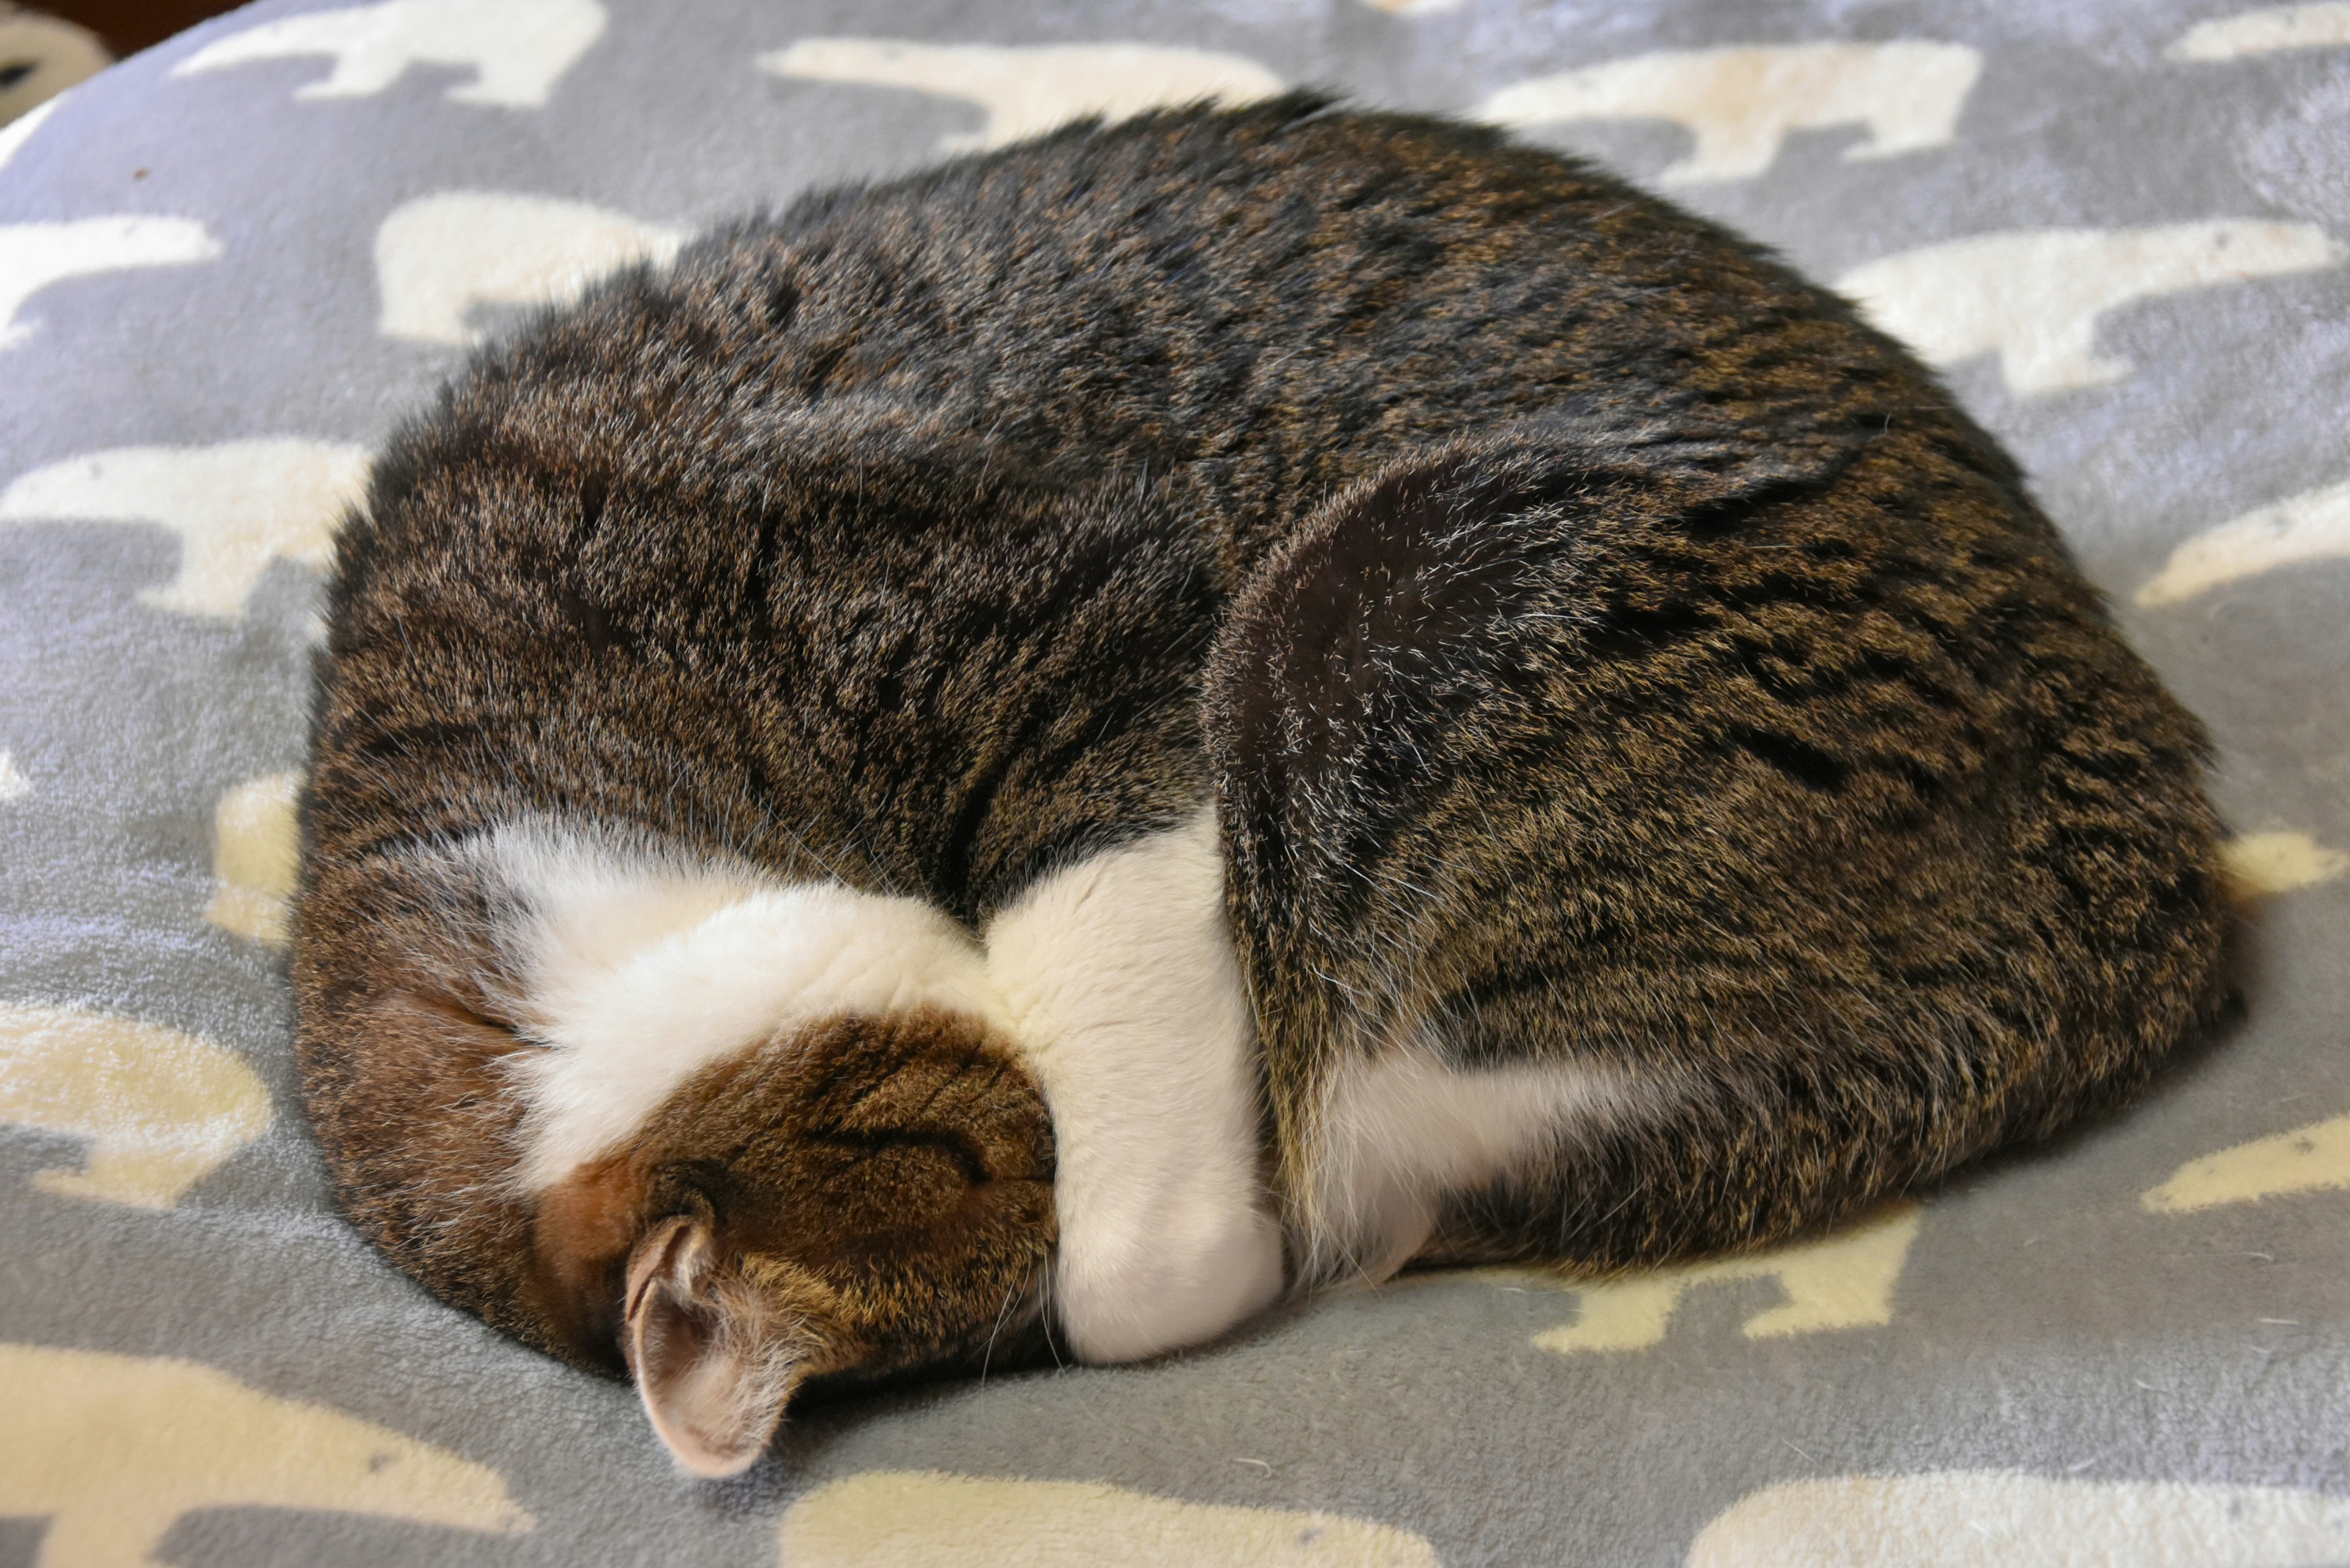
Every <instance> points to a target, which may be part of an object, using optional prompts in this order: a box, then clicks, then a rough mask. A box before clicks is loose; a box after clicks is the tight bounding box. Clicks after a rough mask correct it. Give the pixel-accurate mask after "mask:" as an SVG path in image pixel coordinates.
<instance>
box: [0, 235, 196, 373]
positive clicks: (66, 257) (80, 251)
mask: <svg viewBox="0 0 2350 1568" xmlns="http://www.w3.org/2000/svg"><path fill="white" fill-rule="evenodd" d="M220 254H221V246H220V242H218V241H217V240H215V239H213V237H212V235H211V234H208V233H207V232H206V231H205V229H204V226H203V224H202V223H196V222H194V221H193V220H192V219H188V218H155V217H146V216H120V217H109V218H79V219H76V220H73V221H72V222H68V223H10V224H6V225H5V226H0V349H5V348H9V347H11V346H12V345H15V344H17V343H20V342H22V341H24V339H25V338H26V337H28V336H29V335H30V334H31V332H32V330H33V327H32V326H31V324H30V323H26V322H20V321H18V320H17V319H16V315H17V312H18V311H20V310H22V309H23V308H24V305H25V302H26V300H28V299H30V298H31V297H32V296H34V295H36V294H38V293H39V292H40V291H41V290H43V289H45V288H47V287H50V286H52V285H55V284H60V283H64V282H66V281H67V280H68V279H69V278H77V277H88V276H90V275H94V274H97V273H104V272H123V271H126V270H129V269H130V268H133V267H151V266H185V265H189V264H190V263H192V262H206V261H214V260H217V259H218V258H219V256H220Z"/></svg>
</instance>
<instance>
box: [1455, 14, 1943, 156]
mask: <svg viewBox="0 0 2350 1568" xmlns="http://www.w3.org/2000/svg"><path fill="white" fill-rule="evenodd" d="M1981 72H1982V57H1981V55H1980V54H1978V53H1977V52H1976V51H1975V50H1973V49H1970V48H1968V47H1966V46H1965V45H1963V44H1938V43H1927V42H1904V43H1894V44H1794V45H1784V46H1773V47H1747V48H1729V49H1687V50H1672V51H1668V52H1665V53H1660V54H1653V55H1638V56H1635V57H1632V58H1630V59H1625V60H1610V61H1609V62H1607V64H1605V65H1598V66H1586V67H1584V68H1582V69H1580V70H1573V71H1564V72H1561V73H1559V74H1558V75H1556V76H1546V77H1536V78H1534V79H1533V80H1531V81H1523V82H1519V83H1516V84H1515V85H1513V86H1511V87H1506V88H1502V89H1501V90H1500V91H1499V92H1496V93H1494V94H1493V95H1492V97H1490V98H1488V99H1486V100H1485V101H1484V102H1483V103H1482V104H1481V105H1479V106H1478V109H1477V118H1478V119H1484V120H1489V121H1491V122H1492V123H1493V124H1496V125H1512V126H1539V125H1557V124H1563V123H1567V122H1571V121H1575V120H1585V119H1669V120H1671V121H1672V122H1673V123H1674V124H1676V125H1679V126H1680V127H1682V128H1683V129H1685V130H1688V131H1689V132H1690V135H1691V136H1693V137H1695V138H1696V139H1697V145H1696V147H1695V149H1694V150H1693V151H1691V152H1690V155H1689V156H1688V157H1687V158H1685V159H1683V160H1682V161H1679V162H1678V163H1675V164H1673V165H1672V166H1671V167H1670V168H1669V169H1667V170H1665V171H1664V172H1663V173H1662V174H1661V175H1659V178H1660V179H1662V180H1663V181H1665V182H1667V183H1669V184H1676V183H1694V182H1699V181H1706V180H1744V179H1750V178H1752V176H1754V175H1757V174H1760V173H1762V172H1763V171H1764V170H1766V169H1768V168H1770V167H1771V164H1772V162H1773V160H1775V159H1776V158H1777V157H1778V156H1779V148H1780V146H1781V144H1782V143H1783V142H1784V141H1785V140H1786V138H1787V134H1788V132H1790V131H1794V130H1819V129H1824V128H1826V127H1830V126H1843V125H1857V126H1861V127H1863V128H1865V129H1866V130H1867V132H1868V137H1867V140H1865V141H1862V142H1859V143H1857V144H1856V145H1855V146H1853V147H1851V148H1849V149H1847V150H1846V152H1845V156H1846V158H1848V159H1853V158H1892V157H1897V156H1898V155H1900V154H1902V153H1905V152H1918V151H1924V150H1926V149H1928V148H1933V147H1946V146H1948V145H1949V144H1950V139H1951V136H1952V135H1953V133H1954V132H1955V131H1956V130H1957V129H1958V123H1959V115H1960V112H1961V111H1962V110H1963V109H1965V107H1966V101H1967V94H1968V92H1969V91H1970V89H1971V88H1973V86H1974V84H1975V78H1976V77H1978V76H1979V75H1981Z"/></svg>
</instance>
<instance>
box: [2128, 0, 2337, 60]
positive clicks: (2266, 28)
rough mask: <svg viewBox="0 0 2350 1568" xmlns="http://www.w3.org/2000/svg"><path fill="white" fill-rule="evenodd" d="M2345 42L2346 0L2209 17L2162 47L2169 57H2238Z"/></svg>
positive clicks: (2231, 58) (2195, 58) (2328, 45)
mask: <svg viewBox="0 0 2350 1568" xmlns="http://www.w3.org/2000/svg"><path fill="white" fill-rule="evenodd" d="M2345 44H2350V4H2345V3H2344V0H2319V4H2316V5H2270V6H2266V7H2263V8H2262V9H2260V10H2257V11H2240V12H2238V13H2237V14H2236V15H2235V16H2215V17H2213V18H2212V19H2211V20H2210V21H2209V22H2199V23H2197V24H2196V25H2195V26H2192V27H2189V29H2187V31H2186V32H2184V33H2182V34H2180V35H2179V36H2178V41H2177V42H2176V43H2174V44H2172V45H2171V46H2170V47H2169V48H2168V49H2167V50H2165V51H2164V53H2165V54H2166V55H2168V57H2170V58H2171V59H2174V60H2239V59H2242V58H2243V57H2245V56H2247V55H2266V54H2272V53H2274V52H2275V51H2276V50H2279V49H2322V48H2329V47H2339V46H2342V45H2345Z"/></svg>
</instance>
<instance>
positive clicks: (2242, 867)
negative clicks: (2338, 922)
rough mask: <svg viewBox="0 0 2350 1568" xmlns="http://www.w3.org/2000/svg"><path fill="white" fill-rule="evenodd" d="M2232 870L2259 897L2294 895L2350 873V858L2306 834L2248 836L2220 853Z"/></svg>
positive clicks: (2256, 834) (2230, 842)
mask: <svg viewBox="0 0 2350 1568" xmlns="http://www.w3.org/2000/svg"><path fill="white" fill-rule="evenodd" d="M2220 854H2221V856H2222V857H2224V858H2225V859H2226V861H2227V865H2228V869H2229V870H2230V872H2231V873H2233V874H2234V876H2235V877H2236V879H2237V880H2238V881H2239V882H2241V883H2242V884H2243V885H2244V886H2245V887H2246V888H2250V889H2251V891H2253V892H2255V893H2290V892H2293V891H2294V890H2295V889H2297V888H2310V887H2314V886H2315V885H2316V884H2318V883H2320V882H2331V881H2332V880H2334V878H2335V877H2339V876H2341V875H2342V873H2343V872H2345V871H2350V855H2345V854H2343V853H2342V851H2340V850H2339V849H2328V848H2326V847H2325V846H2324V845H2322V844H2320V843H2318V842H2317V840H2315V839H2314V838H2312V837H2310V836H2309V835H2307V834H2306V833H2248V834H2246V835H2244V836H2242V837H2241V838H2236V839H2231V840H2230V841H2229V843H2228V844H2227V845H2226V846H2225V847H2223V848H2222V849H2221V850H2220Z"/></svg>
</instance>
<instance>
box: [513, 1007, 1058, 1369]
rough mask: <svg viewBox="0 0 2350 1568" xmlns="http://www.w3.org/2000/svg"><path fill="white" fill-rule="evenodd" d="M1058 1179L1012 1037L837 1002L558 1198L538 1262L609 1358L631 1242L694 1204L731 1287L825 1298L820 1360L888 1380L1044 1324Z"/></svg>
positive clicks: (588, 1169)
mask: <svg viewBox="0 0 2350 1568" xmlns="http://www.w3.org/2000/svg"><path fill="white" fill-rule="evenodd" d="M1052 1194H1053V1145H1052V1127H1051V1122H1050V1120H1049V1118H1048V1116H1047V1115H1046V1112H1045V1103H1044V1099H1043V1097H1042V1096H1041V1095H1040V1094H1039V1093H1038V1091H1037V1088H1036V1085H1035V1081H1034V1080H1033V1079H1032V1078H1030V1077H1029V1076H1028V1075H1027V1073H1026V1072H1025V1071H1024V1069H1023V1068H1022V1067H1021V1066H1020V1065H1019V1064H1018V1063H1017V1062H1016V1061H1015V1060H1014V1058H1013V1055H1012V1054H1011V1051H1010V1049H1009V1048H1008V1046H1007V1045H1006V1044H1004V1043H1003V1042H1001V1041H998V1040H994V1039H991V1038H990V1037H989V1036H988V1034H987V1033H986V1031H985V1029H984V1027H983V1025H982V1024H980V1023H977V1022H976V1021H974V1020H972V1019H969V1018H965V1017H962V1016H958V1015H955V1014H951V1013H945V1012H911V1013H903V1014H895V1015H891V1016H888V1017H879V1018H867V1017H842V1018H835V1019H831V1020H827V1022H825V1023H819V1024H816V1025H814V1026H812V1027H810V1028H807V1029H805V1030H801V1031H799V1032H797V1033H793V1034H790V1035H786V1036H784V1037H782V1038H779V1039H776V1040H774V1041H770V1042H768V1043H767V1044H764V1045H763V1046H761V1047H759V1048H758V1049H756V1050H754V1051H750V1052H745V1053H743V1054H741V1055H738V1056H734V1057H732V1058H730V1059H728V1060H726V1061H723V1062H718V1063H713V1064H712V1065H710V1066H709V1067H707V1068H704V1069H703V1070H702V1072H701V1073H699V1074H697V1075H695V1076H694V1077H692V1078H691V1079H690V1080H688V1081H687V1082H686V1083H685V1084H684V1085H681V1087H680V1088H679V1089H678V1090H677V1091H676V1092H675V1093H674V1094H672V1095H671V1096H670V1098H669V1099H668V1100H667V1101H666V1102H664V1103H663V1104H662V1105H661V1106H660V1108H659V1109H658V1110H656V1111H655V1112H654V1113H653V1115H652V1116H650V1118H649V1119H648V1120H647V1122H646V1124H645V1126H644V1127H643V1128H642V1129H641V1130H640V1132H639V1135H638V1137H636V1139H635V1140H634V1141H633V1144H632V1146H631V1147H629V1149H627V1150H626V1151H624V1152H622V1153H619V1154H617V1155H615V1156H613V1157H611V1158H607V1159H603V1160H598V1161H596V1162H594V1163H592V1164H589V1165H586V1166H583V1167H581V1168H579V1169H578V1170H577V1172H575V1173H574V1174H573V1175H572V1176H570V1177H569V1178H567V1179H565V1180H564V1181H562V1182H560V1183H558V1184H557V1185H556V1187H554V1188H553V1189H549V1190H548V1191H547V1192H546V1194H544V1195H543V1196H542V1197H541V1199H540V1200H539V1204H538V1210H537V1214H536V1225H535V1241H536V1252H537V1258H538V1274H539V1278H540V1280H541V1281H542V1282H543V1283H544V1285H545V1286H546V1290H547V1293H548V1296H549V1299H548V1300H547V1301H546V1312H547V1314H548V1316H549V1317H550V1318H553V1319H556V1320H558V1321H561V1322H564V1323H566V1324H576V1325H578V1327H579V1328H580V1329H582V1330H585V1331H587V1332H589V1333H592V1334H594V1335H595V1336H596V1337H597V1338H598V1340H599V1341H600V1344H599V1345H598V1350H599V1352H600V1355H602V1356H606V1357H608V1356H611V1355H613V1354H614V1353H615V1351H616V1349H617V1338H618V1334H619V1323H620V1301H619V1297H620V1293H621V1288H622V1282H621V1274H622V1272H623V1270H624V1268H625V1266H626V1262H627V1259H628V1256H629V1250H630V1248H631V1247H633V1246H634V1245H635V1244H636V1242H637V1241H638V1240H639V1238H640V1237H642V1236H643V1235H645V1234H646V1233H647V1232H648V1231H650V1230H651V1229H652V1228H653V1227H655V1226H656V1225H658V1224H660V1223H661V1222H662V1221H663V1220H667V1219H669V1218H671V1217H673V1216H677V1215H691V1216H693V1217H696V1218H698V1219H702V1220H705V1221H706V1222H707V1223H708V1225H709V1227H710V1231H711V1234H712V1247H713V1252H714V1263H713V1267H714V1269H715V1270H716V1271H717V1272H718V1275H719V1276H720V1277H722V1278H723V1279H724V1280H726V1281H727V1282H730V1284H740V1285H742V1286H745V1287H748V1288H750V1289H752V1290H755V1291H758V1292H760V1293H762V1295H763V1296H767V1297H772V1298H774V1300H773V1303H772V1304H773V1305H774V1307H775V1310H777V1311H781V1312H789V1313H792V1314H795V1315H806V1314H807V1312H808V1311H809V1309H808V1307H807V1303H809V1302H810V1301H812V1300H816V1301H822V1302H823V1303H825V1306H824V1310H823V1316H824V1319H825V1321H821V1322H812V1323H808V1324H806V1329H807V1331H808V1337H809V1339H810V1341H811V1343H812V1344H813V1345H814V1346H816V1349H815V1350H814V1352H813V1354H812V1355H811V1358H810V1363H809V1365H808V1366H806V1369H805V1370H806V1372H807V1373H809V1374H811V1375H824V1374H843V1375H849V1376H884V1375H888V1374H890V1373H894V1372H899V1371H905V1370H909V1369H912V1368H916V1367H921V1366H933V1365H938V1364H941V1363H951V1362H953V1361H956V1360H958V1359H960V1358H962V1356H964V1355H967V1354H971V1353H974V1352H978V1351H980V1350H981V1349H982V1348H983V1345H985V1343H986V1342H987V1340H988V1339H989V1338H990V1337H991V1336H992V1335H995V1334H1018V1333H1020V1332H1021V1331H1024V1330H1025V1329H1026V1328H1027V1327H1028V1325H1029V1324H1031V1323H1033V1322H1034V1320H1035V1317H1036V1316H1037V1314H1038V1313H1039V1311H1040V1310H1041V1303H1042V1286H1043V1282H1044V1278H1045V1265H1046V1262H1047V1261H1048V1259H1049V1257H1050V1254H1051V1250H1052V1246H1053V1243H1054V1241H1055V1224H1054V1216H1053V1198H1052ZM817 1285H820V1286H821V1289H820V1290H812V1289H811V1287H812V1286H817Z"/></svg>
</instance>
